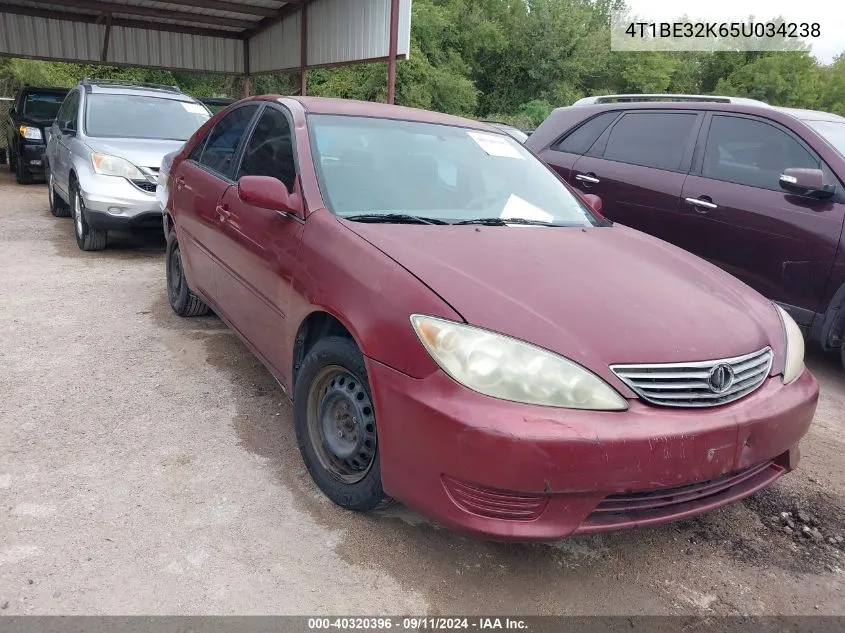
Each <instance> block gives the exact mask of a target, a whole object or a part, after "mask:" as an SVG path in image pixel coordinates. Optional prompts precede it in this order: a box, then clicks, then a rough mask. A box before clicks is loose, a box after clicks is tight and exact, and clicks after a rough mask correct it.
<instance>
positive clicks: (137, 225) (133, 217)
mask: <svg viewBox="0 0 845 633" xmlns="http://www.w3.org/2000/svg"><path fill="white" fill-rule="evenodd" d="M80 192H81V193H82V200H83V203H84V205H85V220H86V221H87V222H88V224H89V225H90V226H91V227H92V228H95V229H102V230H126V229H143V228H160V227H161V207H160V206H159V203H158V201H157V200H156V196H155V191H151V192H146V191H142V190H141V189H139V188H138V187H136V186H135V185H133V184H132V183H131V182H129V181H128V180H126V179H125V178H118V177H116V176H100V175H97V174H89V175H88V176H87V177H86V178H80Z"/></svg>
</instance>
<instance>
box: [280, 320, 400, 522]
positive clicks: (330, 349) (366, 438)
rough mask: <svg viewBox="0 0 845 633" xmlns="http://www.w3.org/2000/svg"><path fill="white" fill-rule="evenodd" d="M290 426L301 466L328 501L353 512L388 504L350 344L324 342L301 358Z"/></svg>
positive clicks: (361, 370) (361, 372)
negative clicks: (300, 458)
mask: <svg viewBox="0 0 845 633" xmlns="http://www.w3.org/2000/svg"><path fill="white" fill-rule="evenodd" d="M294 425H295V427H296V439H297V443H298V444H299V450H300V452H301V453H302V459H303V460H304V461H305V466H306V467H307V468H308V472H309V473H311V477H312V478H313V479H314V482H315V483H316V484H317V486H319V487H320V490H322V491H323V492H324V493H325V495H326V496H327V497H328V498H329V499H331V500H332V501H334V502H335V503H336V504H337V505H339V506H341V507H343V508H347V509H349V510H357V511H359V512H367V511H369V510H373V509H375V508H376V507H378V506H379V505H384V504H385V503H386V502H389V501H390V498H389V497H387V496H386V495H385V494H384V488H383V487H382V483H381V467H380V464H379V457H378V432H377V429H376V417H375V409H374V407H373V402H372V395H371V393H370V385H369V383H368V381H367V371H366V368H365V366H364V357H363V356H362V355H361V352H360V350H359V349H358V347H357V346H356V345H355V343H354V341H352V340H351V339H349V338H344V337H340V336H331V337H327V338H324V339H321V340H320V341H317V343H316V344H315V345H314V347H313V348H312V349H311V351H310V352H309V353H308V355H307V356H306V357H305V360H304V361H303V362H302V366H301V368H300V370H299V373H298V375H297V378H296V385H295V387H294Z"/></svg>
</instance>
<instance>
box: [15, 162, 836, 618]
mask: <svg viewBox="0 0 845 633" xmlns="http://www.w3.org/2000/svg"><path fill="white" fill-rule="evenodd" d="M46 203H47V194H46V191H45V188H44V186H43V185H35V186H31V187H20V186H17V185H16V184H15V183H14V181H13V180H12V179H11V178H10V177H9V175H8V173H6V172H5V171H4V172H2V173H0V394H2V398H3V406H2V409H0V614H35V613H38V614H54V613H62V614H83V613H84V614H171V613H179V614H205V613H221V614H232V613H237V614H264V613H267V614H282V613H289V614H310V613H335V614H342V613H350V614H353V613H354V614H379V613H384V614H387V613H391V614H414V615H416V614H421V613H429V614H441V613H451V614H467V615H469V614H481V615H489V614H511V613H512V614H616V613H624V614H665V613H687V614H692V613H697V614H708V613H712V614H733V613H742V614H762V613H767V614H768V613H778V614H820V613H828V614H839V615H845V573H843V569H845V545H843V544H842V543H841V542H840V543H838V544H837V543H836V542H835V540H836V539H835V537H836V535H839V536H845V374H843V373H842V371H841V369H840V368H839V366H838V362H836V361H834V360H832V359H828V358H825V357H823V356H821V355H820V354H818V353H815V354H812V355H811V358H810V359H809V360H808V364H809V365H810V367H811V368H812V370H813V371H814V372H815V373H816V375H817V376H818V378H819V380H820V382H821V384H822V396H821V403H820V406H819V411H818V413H817V416H816V421H815V424H814V426H813V428H812V430H811V432H810V434H809V436H808V437H807V438H806V440H805V442H804V444H803V453H804V460H803V463H802V466H801V468H800V469H799V470H798V471H797V472H795V473H793V474H791V475H790V476H788V477H786V478H784V479H783V480H781V482H779V483H778V484H777V485H775V486H774V487H773V488H772V489H770V490H768V491H765V492H763V493H761V494H758V495H757V496H755V497H753V498H752V499H750V500H748V501H747V502H746V503H744V504H738V505H734V506H732V507H728V508H724V509H722V510H719V511H716V512H714V513H712V514H710V515H708V516H706V517H704V518H701V519H697V520H693V521H686V522H683V523H680V524H675V525H670V526H665V527H661V528H656V529H644V530H639V531H633V532H628V533H621V534H614V535H607V536H601V537H587V538H574V539H571V540H568V541H565V542H561V543H557V544H551V545H502V544H495V543H487V542H482V541H477V540H473V539H469V538H465V537H462V536H457V535H454V534H452V533H449V532H448V531H446V530H443V529H439V528H438V527H436V526H434V525H432V524H430V523H429V522H427V521H425V520H424V519H422V518H421V517H418V516H416V515H415V514H413V513H411V512H410V511H408V510H405V509H403V508H395V509H392V510H391V511H390V512H389V513H388V514H384V515H381V516H375V517H372V516H370V517H366V516H359V515H356V514H353V513H348V512H344V511H341V510H340V509H338V508H336V507H334V506H333V505H331V504H330V503H329V502H327V501H326V500H325V499H324V498H323V497H322V496H321V494H319V493H318V491H317V490H316V488H315V487H314V485H313V484H312V483H311V480H310V479H309V477H308V475H307V473H306V472H305V469H304V467H303V465H302V463H301V460H300V458H299V454H298V452H297V450H296V446H295V442H294V435H293V429H292V425H291V420H290V407H289V406H288V405H287V404H286V402H285V400H284V397H283V395H282V393H281V392H280V390H279V388H278V386H277V385H276V383H275V382H274V381H273V379H272V378H271V377H270V376H269V374H268V373H267V372H266V371H264V369H263V368H262V367H261V366H260V365H259V364H258V362H257V361H256V360H255V359H254V358H253V357H252V356H251V354H250V353H249V352H248V351H247V350H246V348H244V346H243V345H241V344H240V343H239V342H238V341H237V340H236V339H235V337H234V335H232V334H231V333H230V332H229V331H228V330H227V328H226V327H225V326H223V325H222V324H221V323H220V322H219V321H218V320H217V319H216V318H214V317H204V318H201V319H193V320H183V319H180V318H178V317H176V316H175V315H173V314H172V313H171V311H170V308H169V307H168V305H167V301H166V299H165V296H164V258H163V251H164V244H163V240H162V239H161V238H160V237H159V236H158V235H153V236H150V237H148V238H143V239H142V238H132V239H130V238H123V239H115V240H112V243H111V244H110V247H109V249H108V250H107V251H105V252H102V253H83V252H82V251H80V250H78V249H77V247H76V244H75V242H74V239H73V229H72V226H71V222H70V220H69V219H64V218H63V219H57V218H54V217H52V216H51V215H50V213H49V211H48V210H47V204H46ZM797 510H800V511H801V513H802V514H801V516H800V517H799V516H798V515H797V512H796V514H795V516H794V517H793V518H791V519H790V520H792V521H794V522H795V524H796V530H797V531H799V532H800V529H801V527H802V526H803V525H804V523H806V524H808V526H810V527H812V525H814V524H815V525H817V526H818V528H819V531H820V535H821V538H820V539H818V538H813V537H812V536H809V537H808V536H795V537H790V536H788V535H787V534H786V533H784V531H783V529H782V526H781V521H780V518H779V515H780V513H781V512H795V511H797ZM805 514H806V516H804V515H805ZM802 519H803V521H804V523H802ZM817 536H818V535H817ZM829 538H833V540H834V543H833V544H831V543H829V542H828V539H829Z"/></svg>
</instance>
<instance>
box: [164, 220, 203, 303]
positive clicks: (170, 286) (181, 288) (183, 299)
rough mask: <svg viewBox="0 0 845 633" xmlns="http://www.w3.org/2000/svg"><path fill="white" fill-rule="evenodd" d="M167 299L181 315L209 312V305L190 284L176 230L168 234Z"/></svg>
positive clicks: (166, 260)
mask: <svg viewBox="0 0 845 633" xmlns="http://www.w3.org/2000/svg"><path fill="white" fill-rule="evenodd" d="M165 262H166V264H165V265H166V266H167V275H166V276H167V301H168V302H169V303H170V307H171V308H173V311H174V312H175V313H176V314H178V315H179V316H181V317H193V316H202V315H203V314H207V313H208V306H207V305H206V304H205V302H203V300H202V299H200V298H199V297H197V296H196V295H195V294H194V293H193V292H192V291H191V289H190V287H189V286H188V280H187V279H186V278H185V269H184V267H183V266H182V251H181V250H180V249H179V242H178V241H177V239H176V231H174V230H173V229H171V230H170V233H168V234H167V258H166V259H165Z"/></svg>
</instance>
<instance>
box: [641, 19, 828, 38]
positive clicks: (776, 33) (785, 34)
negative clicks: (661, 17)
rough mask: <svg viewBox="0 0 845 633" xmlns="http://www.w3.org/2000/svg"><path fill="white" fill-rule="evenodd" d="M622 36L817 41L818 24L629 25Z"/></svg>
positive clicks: (721, 23) (818, 34) (819, 27)
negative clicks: (799, 39)
mask: <svg viewBox="0 0 845 633" xmlns="http://www.w3.org/2000/svg"><path fill="white" fill-rule="evenodd" d="M625 35H630V36H631V37H639V38H646V37H651V38H654V37H663V38H669V37H671V38H713V39H715V38H727V37H732V38H740V37H747V38H751V37H756V38H776V37H779V38H788V39H792V38H808V37H821V25H820V24H819V23H818V22H812V23H810V22H630V23H629V24H628V27H627V28H626V29H625Z"/></svg>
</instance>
